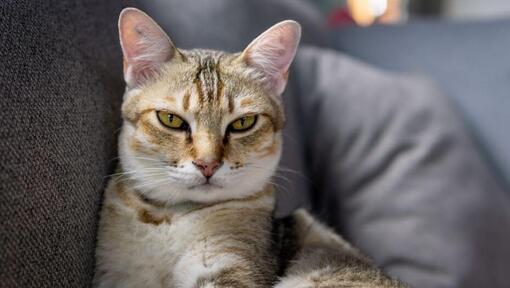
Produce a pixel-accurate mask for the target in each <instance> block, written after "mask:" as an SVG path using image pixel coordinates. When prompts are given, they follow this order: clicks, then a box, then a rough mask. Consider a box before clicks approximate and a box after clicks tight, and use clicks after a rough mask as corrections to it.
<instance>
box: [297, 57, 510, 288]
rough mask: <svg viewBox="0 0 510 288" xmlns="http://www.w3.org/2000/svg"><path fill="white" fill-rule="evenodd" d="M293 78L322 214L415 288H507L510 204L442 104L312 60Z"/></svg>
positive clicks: (420, 83)
mask: <svg viewBox="0 0 510 288" xmlns="http://www.w3.org/2000/svg"><path fill="white" fill-rule="evenodd" d="M294 72H296V73H295V75H294V76H295V77H296V79H295V80H294V81H296V82H297V83H299V85H300V86H299V89H297V90H296V91H299V93H298V94H297V96H299V100H298V102H300V103H301V107H302V110H301V114H300V115H301V117H299V119H300V120H302V121H300V124H298V125H299V126H301V127H303V128H304V131H305V133H306V135H307V137H306V138H307V146H308V147H309V148H308V151H307V152H308V157H309V161H310V162H309V163H310V167H311V172H312V173H311V177H312V179H313V183H314V193H313V200H314V204H315V205H314V206H315V208H316V210H317V211H319V214H322V215H324V216H325V217H324V218H325V219H326V220H327V222H328V223H333V224H334V225H335V226H336V228H338V229H339V230H340V231H341V232H342V234H344V235H345V236H346V237H347V238H348V239H349V240H351V241H352V242H353V243H354V244H355V245H356V246H358V247H360V248H361V250H362V251H364V252H365V253H367V254H369V255H370V256H371V257H373V258H374V259H375V261H376V262H377V263H378V264H379V265H381V266H382V267H383V268H384V269H385V270H386V271H387V272H389V273H390V274H391V275H395V276H398V277H399V278H401V279H403V280H405V281H407V282H408V283H410V284H411V286H412V287H431V288H432V287H434V288H438V287H459V288H460V287H463V288H466V287H473V288H475V287H501V288H503V287H507V286H508V279H507V277H508V276H507V274H508V267H510V245H508V243H510V209H509V207H510V201H509V200H510V199H509V198H508V195H507V194H506V193H505V191H504V190H503V189H502V188H501V187H500V186H499V185H498V182H497V181H496V180H495V179H494V177H493V176H492V174H491V172H490V170H489V169H488V166H487V165H486V163H485V162H484V159H482V158H481V156H480V153H479V152H478V151H477V150H476V149H475V146H474V145H473V143H472V140H471V139H470V138H469V136H468V133H466V130H465V128H464V125H463V123H462V122H461V120H460V117H459V116H458V115H457V113H456V111H455V109H454V108H452V105H451V103H450V102H449V100H448V99H447V98H446V97H444V96H443V95H442V94H441V93H440V92H439V91H438V90H437V89H436V88H435V86H434V85H433V84H431V83H430V82H428V81H426V80H424V79H421V78H415V77H404V76H399V75H395V74H391V73H389V72H386V71H382V70H378V69H375V68H372V67H370V66H368V65H366V64H363V63H361V62H358V61H355V60H352V59H350V58H349V57H346V56H343V55H342V54H339V53H337V52H334V51H326V50H323V49H318V48H303V49H302V50H301V51H300V53H299V54H298V57H297V58H296V62H295V66H294ZM325 211H327V212H325ZM320 212H322V213H320Z"/></svg>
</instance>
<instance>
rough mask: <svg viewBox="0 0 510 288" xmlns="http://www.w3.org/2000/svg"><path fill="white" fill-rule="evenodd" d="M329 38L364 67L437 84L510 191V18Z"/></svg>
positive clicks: (348, 32) (354, 31)
mask: <svg viewBox="0 0 510 288" xmlns="http://www.w3.org/2000/svg"><path fill="white" fill-rule="evenodd" d="M330 37H331V38H332V39H331V40H332V43H333V46H334V47H336V48H338V49H340V50H342V51H344V52H345V53H348V54H350V55H353V56H355V57H358V58H361V59H363V60H364V61H367V62H368V63H372V64H375V65H376V66H379V67H383V68H386V69H389V70H394V71H406V72H409V71H411V72H418V73H422V74H426V75H429V76H430V77H431V78H432V79H434V80H435V81H437V83H438V84H439V85H440V86H441V88H442V89H443V90H444V91H446V93H447V95H448V96H449V97H451V98H452V99H453V101H454V102H455V104H456V105H457V106H458V107H459V108H460V110H461V112H463V114H464V115H465V116H466V119H467V121H468V124H469V128H470V130H471V132H472V133H473V134H474V135H475V136H476V137H477V141H478V142H479V143H480V144H481V147H482V148H483V149H484V150H485V151H484V152H485V154H486V155H484V156H486V157H488V158H489V159H490V160H491V162H492V164H494V167H495V168H496V169H499V171H496V172H501V176H502V177H501V178H502V179H504V180H503V181H505V182H506V189H507V191H508V193H510V146H509V144H508V143H510V133H508V123H510V57H508V51H510V19H508V18H507V19H500V20H492V21H485V22H479V23H478V22H466V23H462V22H461V23H448V22H440V21H419V22H411V23H409V24H406V25H401V26H374V27H371V28H368V29H360V28H345V29H338V30H334V31H332V32H331V35H330ZM389 39H391V40H389ZM388 40H389V41H388ZM496 169H495V170H496Z"/></svg>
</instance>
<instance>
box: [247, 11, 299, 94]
mask: <svg viewBox="0 0 510 288" xmlns="http://www.w3.org/2000/svg"><path fill="white" fill-rule="evenodd" d="M300 38H301V25H299V23H297V22H296V21H292V20H286V21H282V22H280V23H278V24H276V25H274V26H273V27H271V28H269V29H267V30H266V31H265V32H264V33H262V34H261V35H260V36H258V37H257V38H256V39H255V40H253V41H252V42H251V43H250V45H248V47H247V48H246V49H245V50H244V51H243V53H242V54H241V57H242V60H243V61H244V62H245V63H246V64H247V65H248V66H250V67H252V68H254V69H255V70H257V72H258V74H260V75H262V80H263V81H264V84H265V86H266V87H267V88H268V89H269V92H271V93H274V94H275V95H280V94H282V92H283V90H284V89H285V86H286V85H287V78H288V74H289V67H290V64H291V63H292V60H293V59H294V56H295V55H296V50H297V47H298V44H299V40H300Z"/></svg>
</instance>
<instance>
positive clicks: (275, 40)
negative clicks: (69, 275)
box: [93, 8, 405, 288]
mask: <svg viewBox="0 0 510 288" xmlns="http://www.w3.org/2000/svg"><path fill="white" fill-rule="evenodd" d="M119 34H120V43H121V47H122V52H123V64H124V79H125V82H126V91H125V94H124V99H123V105H122V116H123V121H124V122H123V126H122V130H121V134H120V136H119V159H120V161H119V166H118V171H117V172H118V173H116V174H114V175H113V176H112V178H111V179H110V181H109V183H108V185H107V188H106V190H105V194H104V200H103V205H102V208H101V214H100V222H99V229H98V240H97V248H96V271H95V276H94V282H93V284H94V286H95V287H101V288H103V287H123V288H127V287H183V288H188V287H189V288H192V287H193V288H195V287H196V288H198V287H203V288H205V287H246V288H251V287H278V288H288V287H296V288H299V287H302V288H308V287H405V286H404V284H401V283H399V282H398V281H396V280H392V279H390V278H389V277H387V276H385V275H384V274H383V273H381V272H380V271H379V270H378V269H377V268H375V266H373V265H372V264H371V262H370V260H368V259H367V258H366V257H365V256H363V255H362V254H361V253H360V252H358V250H356V249H355V248H353V247H351V245H349V244H348V243H347V242H346V241H344V240H343V239H342V238H341V237H340V236H338V235H337V234H335V233H334V232H332V230H330V229H329V228H327V227H326V226H324V225H323V224H321V223H319V222H318V221H316V220H314V218H313V217H312V216H310V215H309V214H308V213H307V212H306V211H304V210H298V211H296V212H295V213H294V214H293V215H291V216H289V217H287V218H284V219H281V220H275V219H274V218H273V217H272V215H273V211H274V206H275V195H274V190H273V187H272V185H271V184H270V182H271V181H270V178H271V176H272V175H273V173H274V172H275V169H276V167H277V165H278V162H279V159H280V154H281V149H282V135H281V130H282V128H283V126H284V122H285V119H284V114H283V108H282V99H281V94H282V92H283V91H284V89H285V85H286V82H287V78H288V71H289V67H290V65H291V62H292V60H293V58H294V56H295V53H296V50H297V47H298V43H299V40H300V35H301V28H300V25H299V24H298V23H297V22H295V21H291V20H287V21H283V22H280V23H278V24H276V25H275V26H273V27H271V28H269V29H268V30H267V31H265V32H264V33H262V34H261V35H260V36H258V37H257V38H256V39H255V40H253V42H251V44H249V45H248V46H247V48H246V49H245V50H244V51H243V52H241V53H235V54H230V53H226V52H220V51H212V50H180V49H177V48H176V47H175V46H174V44H173V43H172V41H171V40H170V38H169V37H168V36H167V35H166V34H165V32H164V31H163V30H162V29H161V28H160V27H159V26H158V25H157V24H156V23H155V22H154V21H153V20H152V19H151V18H150V17H149V16H147V15H146V14H145V13H144V12H142V11H140V10H138V9H135V8H126V9H124V10H123V11H122V12H121V14H120V17H119Z"/></svg>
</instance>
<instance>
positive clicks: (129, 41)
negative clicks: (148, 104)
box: [119, 8, 180, 87]
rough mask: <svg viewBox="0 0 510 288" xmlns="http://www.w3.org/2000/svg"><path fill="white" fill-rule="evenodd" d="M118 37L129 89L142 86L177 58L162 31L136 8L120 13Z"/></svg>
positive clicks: (170, 43) (168, 39)
mask: <svg viewBox="0 0 510 288" xmlns="http://www.w3.org/2000/svg"><path fill="white" fill-rule="evenodd" d="M119 38H120V44H121V46H122V53H123V56H124V79H125V80H126V84H127V85H128V87H135V86H139V85H141V84H144V83H145V82H146V81H147V80H149V79H151V78H153V77H155V76H156V75H157V72H158V70H159V69H160V68H161V66H162V65H163V64H164V63H165V62H168V61H170V60H171V59H172V58H173V57H174V56H176V55H180V53H179V51H178V50H177V48H175V46H174V44H173V43H172V41H171V40H170V38H169V37H168V36H167V35H166V33H165V32H164V31H163V29H161V27H159V26H158V24H156V22H155V21H154V20H152V18H150V17H149V16H147V14H145V13H144V12H142V11H140V10H138V9H136V8H125V9H124V10H122V12H121V13H120V16H119Z"/></svg>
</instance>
